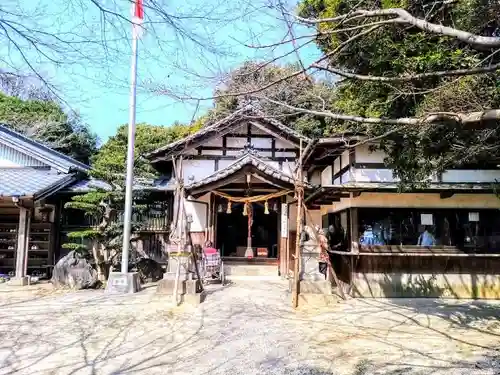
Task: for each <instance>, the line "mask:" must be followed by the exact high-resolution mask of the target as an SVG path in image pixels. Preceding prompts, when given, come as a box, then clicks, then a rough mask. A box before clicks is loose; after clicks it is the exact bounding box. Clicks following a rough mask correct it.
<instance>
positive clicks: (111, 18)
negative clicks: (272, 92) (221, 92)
mask: <svg viewBox="0 0 500 375" xmlns="http://www.w3.org/2000/svg"><path fill="white" fill-rule="evenodd" d="M16 1H17V2H18V3H17V4H14V2H13V3H12V4H13V5H15V8H14V7H13V8H12V9H15V10H16V11H18V10H19V9H21V10H23V11H24V12H26V13H29V14H30V17H24V18H23V19H22V20H21V21H22V22H23V24H25V25H26V24H28V25H29V26H31V27H32V28H35V29H37V30H42V31H43V32H48V33H54V34H56V35H57V36H58V37H59V38H60V39H63V40H64V41H70V42H71V44H66V43H65V44H62V47H61V50H49V52H50V53H49V52H47V55H48V56H49V57H50V59H49V58H47V57H46V56H43V55H41V54H40V53H39V51H36V50H35V49H34V48H33V47H32V46H30V45H29V43H23V42H25V41H23V40H22V38H21V39H19V40H18V42H19V45H20V46H22V47H23V50H24V51H25V54H26V56H29V61H30V63H31V65H32V67H35V69H36V70H37V71H38V72H40V73H41V74H42V75H43V77H46V79H47V80H48V81H49V82H51V83H52V84H54V85H55V87H56V89H57V92H58V93H59V94H60V95H61V97H62V98H63V99H64V100H65V101H66V102H67V104H68V106H69V107H70V108H71V109H73V110H76V111H78V112H79V113H80V114H81V116H82V118H83V119H84V121H85V122H87V123H88V124H89V125H90V126H91V128H92V129H93V130H94V131H95V132H96V133H97V134H98V135H99V137H100V138H101V140H102V141H105V140H106V138H107V137H109V136H110V135H112V134H114V132H115V130H116V128H117V126H119V125H120V124H123V123H126V122H127V121H128V97H129V69H130V35H131V33H130V25H129V24H127V22H126V21H125V19H127V18H129V16H130V4H129V1H130V0H99V1H100V4H102V6H103V7H104V8H105V9H107V10H110V11H112V12H114V13H116V14H117V15H118V16H117V15H112V14H110V13H108V14H106V15H105V16H104V15H103V13H102V12H100V10H99V9H98V8H97V7H96V6H95V5H94V4H92V2H91V0H16ZM259 1H260V0H257V1H251V0H232V1H227V0H226V1H223V0H168V1H166V0H156V2H157V3H162V2H163V3H164V4H166V5H165V7H164V9H165V10H166V11H167V12H168V13H169V14H170V15H172V16H173V18H172V23H175V27H173V26H172V25H166V23H165V19H164V17H161V16H160V15H159V14H158V12H156V11H154V10H151V9H148V7H146V9H145V13H146V20H147V22H148V23H147V24H146V33H145V35H144V36H143V38H142V40H141V41H140V45H139V70H138V82H139V88H138V95H137V122H148V123H151V124H155V125H164V126H168V125H170V124H172V123H173V122H174V121H180V122H188V121H190V120H191V118H192V117H193V114H194V113H195V109H196V108H197V106H196V104H195V102H194V101H192V100H187V101H186V100H179V99H178V98H175V97H176V96H177V97H178V96H195V97H200V96H203V97H209V96H210V95H211V93H212V92H213V89H214V87H215V85H216V84H217V82H220V77H221V75H222V74H223V73H224V72H228V71H229V70H230V69H231V68H234V67H236V66H238V65H240V64H241V63H242V62H243V61H245V60H248V59H260V60H263V59H269V58H276V57H279V56H281V55H283V54H284V53H286V52H287V51H290V49H291V46H290V45H287V46H280V47H279V48H275V49H273V50H270V49H255V48H249V47H247V46H245V45H244V44H252V45H258V44H270V43H275V42H277V41H279V40H281V39H282V38H283V37H284V36H285V35H286V32H287V28H286V25H285V23H284V22H283V21H280V20H279V19H278V18H277V16H280V15H279V13H278V12H276V11H274V10H273V9H270V8H266V7H264V5H265V3H259ZM262 1H265V0H262ZM145 3H146V4H148V3H147V0H145ZM35 4H36V5H35ZM290 8H293V4H290ZM19 13H20V12H19ZM121 16H123V18H120V17H121ZM18 21H19V20H18ZM28 22H29V23H28ZM179 30H182V31H179ZM310 32H311V31H310V30H301V29H298V30H296V33H297V34H304V33H310ZM43 35H45V34H43ZM43 37H44V38H45V36H43ZM55 43H56V44H59V42H58V41H56V42H55ZM0 51H1V53H2V56H9V61H8V63H9V64H10V65H12V66H14V67H15V68H16V69H18V70H21V71H22V70H24V71H27V70H28V71H29V70H30V67H28V66H27V64H26V62H25V61H24V60H23V58H22V56H20V54H19V53H18V51H16V50H15V48H12V46H10V48H7V47H6V46H4V47H3V48H1V49H0ZM318 55H319V51H318V50H317V49H316V48H315V47H314V45H312V44H310V45H309V46H308V47H305V48H303V49H302V50H301V57H302V59H304V61H305V62H312V61H313V60H314V59H315V58H317V56H318ZM50 60H54V61H50ZM293 61H296V56H295V54H291V55H289V56H287V57H285V58H282V59H280V60H279V62H280V63H285V62H293ZM165 93H167V94H165ZM169 93H172V94H173V95H169ZM211 104H212V103H211V102H210V101H206V102H202V103H201V104H200V106H199V107H198V111H197V113H196V114H197V115H201V114H203V112H204V111H206V110H207V108H209V107H210V106H211Z"/></svg>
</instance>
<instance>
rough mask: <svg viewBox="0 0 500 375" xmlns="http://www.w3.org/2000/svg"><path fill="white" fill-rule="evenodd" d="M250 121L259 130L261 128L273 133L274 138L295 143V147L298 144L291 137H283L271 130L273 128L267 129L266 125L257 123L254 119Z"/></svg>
mask: <svg viewBox="0 0 500 375" xmlns="http://www.w3.org/2000/svg"><path fill="white" fill-rule="evenodd" d="M250 123H251V124H252V125H254V126H256V127H257V128H259V129H261V130H263V131H265V132H268V133H269V134H271V135H273V136H274V137H275V138H279V139H281V140H283V141H286V142H290V143H291V144H293V145H295V146H297V147H298V146H299V144H298V143H297V142H294V141H292V140H291V139H289V138H287V137H283V136H282V135H281V134H279V133H277V132H275V131H273V130H271V129H269V128H268V127H266V126H263V125H261V124H259V123H257V122H255V121H251V122H250Z"/></svg>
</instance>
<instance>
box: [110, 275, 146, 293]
mask: <svg viewBox="0 0 500 375" xmlns="http://www.w3.org/2000/svg"><path fill="white" fill-rule="evenodd" d="M140 290H141V280H140V278H139V274H138V273H137V272H126V273H122V272H111V273H110V274H109V278H108V282H107V284H106V293H113V294H129V293H137V292H138V291H140Z"/></svg>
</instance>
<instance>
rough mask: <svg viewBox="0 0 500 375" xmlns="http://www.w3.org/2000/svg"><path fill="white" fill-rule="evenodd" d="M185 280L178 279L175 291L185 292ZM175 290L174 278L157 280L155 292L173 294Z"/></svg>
mask: <svg viewBox="0 0 500 375" xmlns="http://www.w3.org/2000/svg"><path fill="white" fill-rule="evenodd" d="M186 282H187V281H186V280H179V283H178V285H177V293H178V294H185V293H186ZM174 290H175V280H174V279H170V278H169V279H162V280H160V281H158V286H157V287H156V293H159V294H172V295H173V294H174Z"/></svg>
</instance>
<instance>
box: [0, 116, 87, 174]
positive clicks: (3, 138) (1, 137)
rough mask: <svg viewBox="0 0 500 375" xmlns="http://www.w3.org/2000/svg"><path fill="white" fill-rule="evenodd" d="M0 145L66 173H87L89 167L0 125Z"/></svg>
mask: <svg viewBox="0 0 500 375" xmlns="http://www.w3.org/2000/svg"><path fill="white" fill-rule="evenodd" d="M0 144H5V145H7V146H8V147H10V148H13V149H15V150H17V151H19V152H21V153H23V154H26V155H28V156H30V157H32V158H34V159H37V160H39V161H41V162H43V163H44V164H47V165H49V166H51V167H52V168H54V169H57V170H58V171H60V172H64V173H68V172H69V171H70V170H78V171H88V170H90V167H89V166H88V165H85V164H83V163H80V162H79V161H77V160H75V159H73V158H71V157H69V156H67V155H64V154H62V153H60V152H58V151H55V150H53V149H51V148H50V147H47V146H45V145H43V144H41V143H40V142H36V141H34V140H32V139H30V138H28V137H26V136H24V135H22V134H19V133H17V132H15V131H13V130H11V129H9V128H8V127H7V126H4V125H2V124H0Z"/></svg>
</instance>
